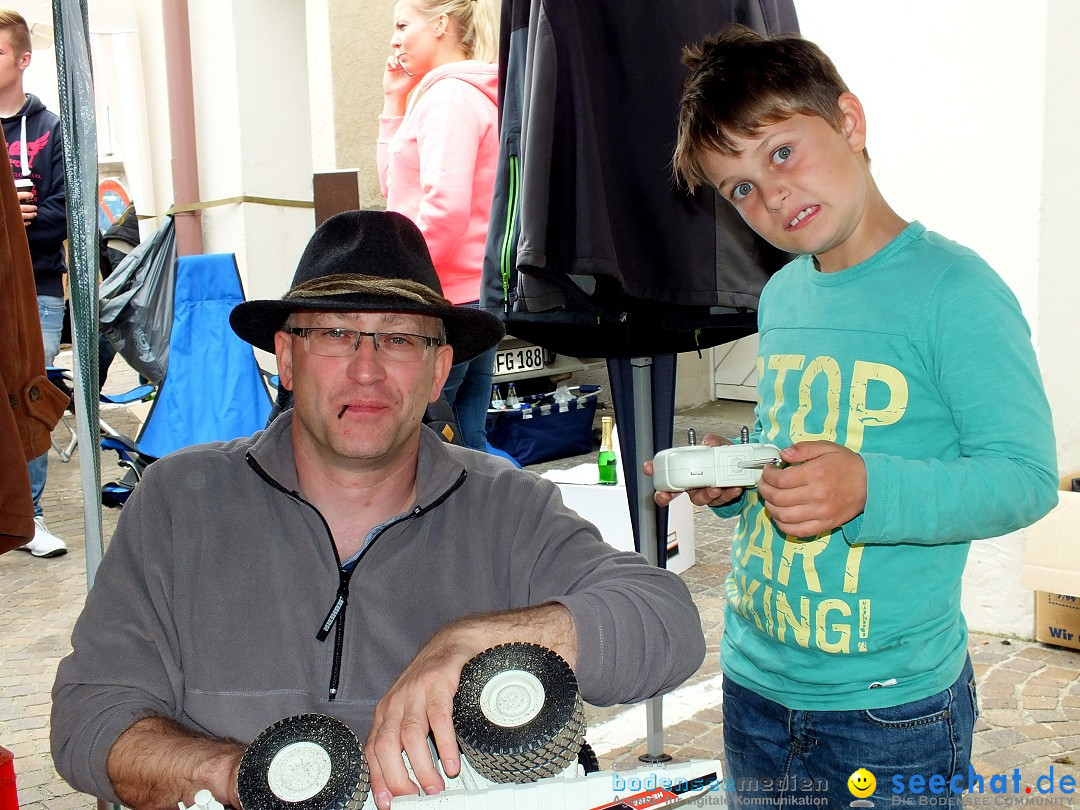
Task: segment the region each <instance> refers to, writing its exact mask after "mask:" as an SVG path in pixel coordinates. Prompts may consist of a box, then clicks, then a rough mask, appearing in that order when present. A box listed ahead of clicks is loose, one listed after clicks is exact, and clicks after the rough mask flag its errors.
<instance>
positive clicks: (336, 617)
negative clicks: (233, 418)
mask: <svg viewBox="0 0 1080 810" xmlns="http://www.w3.org/2000/svg"><path fill="white" fill-rule="evenodd" d="M247 458H248V464H249V465H251V467H252V468H253V469H254V470H255V471H256V472H257V473H258V474H259V476H260V477H261V478H262V479H263V480H264V481H266V482H267V483H269V484H270V485H271V486H273V487H274V488H275V489H278V490H280V491H281V492H284V493H285V494H287V495H289V496H290V497H292V498H295V499H296V500H298V501H299V502H300V503H302V504H304V505H305V506H308V507H310V508H311V509H312V511H314V512H315V514H316V515H318V516H319V519H320V520H321V521H322V523H323V526H324V527H325V528H326V536H327V537H328V538H330V548H331V550H332V551H333V552H334V560H335V561H336V562H337V569H338V589H337V594H336V595H335V597H334V604H332V605H331V606H330V612H329V613H327V614H326V618H325V619H323V622H322V625H321V626H320V627H319V632H318V633H316V634H315V638H316V639H318V640H319V641H326V639H327V637H329V635H330V629H331V628H332V627H333V626H334V625H335V624H336V625H337V631H336V632H335V633H334V658H333V664H332V666H331V669H330V691H329V696H328V700H330V701H331V702H332V701H334V700H336V699H337V693H338V684H339V682H340V681H341V658H342V655H343V652H344V646H345V608H346V607H348V604H349V581H350V580H351V579H352V573H353V571H355V570H356V569H357V567H358V566H359V565H360V561H361V560H363V559H364V555H365V554H367V552H368V549H370V548H371V547H372V546H373V545H375V541H376V540H378V539H379V538H380V537H382V536H383V533H384V532H385V531H386V530H387V529H389V528H390V527H391V526H396V525H397V524H398V523H401V522H402V521H405V520H409V519H411V518H418V517H420V516H421V515H422V514H424V513H425V512H429V511H431V510H432V509H434V508H435V507H436V506H438V505H439V504H441V503H442V502H443V501H445V500H446V499H447V498H449V497H450V494H451V493H452V492H454V490H456V489H457V488H458V487H460V486H461V485H462V484H463V483H464V482H465V478H466V476H467V475H468V473H467V472H465V470H462V471H461V475H459V476H458V477H457V480H456V481H454V483H453V484H451V485H450V487H449V488H448V489H447V490H446V492H444V493H443V494H442V495H440V496H439V497H438V498H436V499H435V500H434V501H432V502H431V503H430V504H429V505H427V506H417V507H416V508H415V509H413V510H412V511H411V512H409V513H408V514H406V515H403V516H402V517H400V518H398V519H397V520H395V521H393V522H391V523H388V524H386V525H385V526H383V528H382V531H380V532H379V533H378V534H376V535H375V536H374V537H372V538H371V542H370V543H368V544H367V545H366V546H364V549H363V551H361V552H360V556H359V557H358V558H357V559H356V565H354V566H353V567H352V570H350V571H344V570H342V568H341V558H340V557H339V556H338V552H337V546H335V545H334V534H333V532H331V531H330V525H329V524H328V523H327V522H326V518H324V517H323V516H322V512H320V511H319V510H318V509H316V508H315V506H314V505H313V504H312V503H310V502H309V501H306V500H304V498H302V497H301V496H300V493H299V492H293V491H291V490H288V489H285V487H283V486H281V484H279V483H278V482H277V481H275V480H274V479H273V478H272V477H271V476H270V475H269V474H268V473H266V472H265V471H264V470H263V469H262V466H261V465H260V464H259V463H258V462H257V461H256V460H255V459H254V458H253V457H252V456H251V454H250V453H248V457H247Z"/></svg>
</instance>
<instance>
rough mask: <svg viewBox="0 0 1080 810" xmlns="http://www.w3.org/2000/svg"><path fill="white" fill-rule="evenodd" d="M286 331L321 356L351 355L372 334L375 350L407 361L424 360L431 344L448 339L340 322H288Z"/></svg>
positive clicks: (392, 358) (436, 344)
mask: <svg viewBox="0 0 1080 810" xmlns="http://www.w3.org/2000/svg"><path fill="white" fill-rule="evenodd" d="M281 331H282V332H288V333H289V334H292V335H299V336H300V337H302V338H303V339H304V344H305V345H306V346H307V350H308V351H309V352H311V353H312V354H317V355H319V356H320V357H348V356H350V355H351V354H353V352H355V351H356V350H357V349H359V348H360V341H361V340H363V339H364V338H365V337H370V338H371V340H372V343H374V344H375V351H377V352H381V354H382V356H383V357H385V358H386V359H387V360H401V361H405V362H411V361H417V360H423V359H424V357H426V356H427V351H428V348H429V347H430V346H433V345H434V346H442V345H443V344H444V343H446V341H445V340H440V339H439V338H434V337H428V336H427V335H410V334H409V333H408V332H360V331H358V330H356V329H341V328H339V327H336V326H285V327H282V329H281Z"/></svg>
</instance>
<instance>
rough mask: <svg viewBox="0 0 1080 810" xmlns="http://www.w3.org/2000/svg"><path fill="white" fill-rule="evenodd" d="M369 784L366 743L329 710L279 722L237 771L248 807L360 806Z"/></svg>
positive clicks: (307, 809)
mask: <svg viewBox="0 0 1080 810" xmlns="http://www.w3.org/2000/svg"><path fill="white" fill-rule="evenodd" d="M369 787H370V785H369V778H368V764H367V759H366V758H365V756H364V747H363V745H361V744H360V741H359V740H357V738H356V735H355V734H353V732H352V730H351V729H349V727H348V726H347V725H345V724H344V723H343V722H341V721H340V720H338V719H336V718H334V717H328V716H327V715H324V714H298V715H294V716H292V717H286V718H285V719H284V720H279V721H278V722H277V723H274V725H272V726H270V727H269V728H267V729H266V730H264V731H263V732H262V733H260V734H259V736H258V737H256V738H255V739H254V740H253V741H252V743H251V745H249V746H248V747H247V750H246V751H245V752H244V756H243V758H242V759H241V760H240V769H239V771H238V774H237V794H238V795H239V798H240V806H241V808H242V810H360V808H362V807H363V805H364V802H365V801H367V796H368V790H369Z"/></svg>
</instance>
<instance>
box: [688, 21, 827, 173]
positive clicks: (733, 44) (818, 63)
mask: <svg viewBox="0 0 1080 810" xmlns="http://www.w3.org/2000/svg"><path fill="white" fill-rule="evenodd" d="M683 64H685V65H686V66H687V67H688V68H690V75H689V77H687V80H686V83H685V85H684V86H683V94H682V99H681V101H680V102H679V136H678V141H677V143H676V145H675V157H674V167H675V172H676V174H677V175H678V176H679V177H681V178H682V180H683V182H685V183H686V185H687V186H688V187H689V188H690V189H691V190H693V189H695V188H697V187H698V186H699V185H701V184H703V183H708V178H707V177H706V176H705V172H704V170H703V169H702V166H701V157H702V153H704V152H708V151H715V152H719V153H721V154H724V155H729V156H732V157H733V156H735V155H736V154H737V152H738V150H736V148H735V144H734V143H733V142H732V140H731V136H732V135H735V136H738V137H741V138H752V137H754V136H756V135H757V133H758V132H759V131H760V129H761V128H762V127H764V126H768V125H770V124H776V123H779V122H780V121H785V120H787V119H788V118H791V117H792V116H793V115H798V114H803V115H816V116H818V117H819V118H823V119H825V120H826V121H827V122H828V123H829V124H830V126H832V127H833V128H834V129H836V130H837V131H840V130H841V129H842V126H843V114H842V113H841V111H840V106H839V104H838V103H837V99H838V98H839V97H840V94H841V93H846V92H847V91H848V88H847V85H846V84H844V80H843V79H841V78H840V74H839V73H838V72H837V70H836V66H835V65H834V64H833V63H832V60H830V59H829V57H827V56H826V55H825V53H824V52H823V51H822V50H821V48H819V47H818V46H817V45H815V44H814V43H812V42H808V41H806V40H805V39H803V38H802V37H800V36H798V35H797V34H783V35H779V36H774V37H764V36H762V35H761V34H759V33H757V32H756V31H754V30H752V29H750V28H747V27H746V26H745V25H739V24H738V23H733V24H731V25H728V26H725V27H724V28H723V30H721V31H720V33H719V34H717V35H715V36H712V37H707V38H706V39H705V40H704V41H703V42H701V44H699V45H691V46H688V47H687V48H685V49H684V50H683Z"/></svg>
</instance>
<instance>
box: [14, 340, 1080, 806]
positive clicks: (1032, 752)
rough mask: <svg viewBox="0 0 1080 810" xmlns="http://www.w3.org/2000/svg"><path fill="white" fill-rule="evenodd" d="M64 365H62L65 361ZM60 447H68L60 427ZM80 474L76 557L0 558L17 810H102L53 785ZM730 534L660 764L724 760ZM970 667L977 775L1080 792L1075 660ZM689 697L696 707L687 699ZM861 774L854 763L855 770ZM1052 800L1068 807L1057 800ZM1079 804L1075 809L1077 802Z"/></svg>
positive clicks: (71, 611)
mask: <svg viewBox="0 0 1080 810" xmlns="http://www.w3.org/2000/svg"><path fill="white" fill-rule="evenodd" d="M60 362H61V363H62V364H63V362H64V359H63V356H62V357H61V360H60ZM68 362H70V361H68ZM118 362H119V360H118ZM123 371H124V369H121V373H120V374H119V375H113V376H111V377H110V382H109V388H108V389H107V390H117V391H119V390H123V388H124V387H125V385H126V384H128V383H130V382H131V380H129V379H128V378H127V377H126V376H124V375H123ZM127 371H130V370H127ZM114 378H117V379H116V380H115V381H114ZM106 418H107V419H108V420H109V421H110V423H112V424H113V426H114V427H117V428H118V429H120V430H121V431H129V432H131V433H134V432H135V427H136V423H135V420H134V418H133V417H132V416H131V415H130V414H128V413H125V412H118V413H110V414H107V415H106ZM752 418H753V417H752V412H751V410H750V407H749V406H748V405H747V404H745V403H731V402H717V403H713V404H711V405H708V406H704V407H702V408H697V409H694V410H690V411H684V412H681V413H680V414H679V415H678V416H677V417H676V436H677V437H678V436H682V435H685V428H686V427H688V426H693V427H695V428H697V430H698V435H699V436H700V435H703V433H704V432H707V431H711V430H715V431H717V432H721V433H724V434H726V435H735V434H737V431H738V428H739V426H740V425H741V424H744V423H747V422H749V421H751V420H752ZM56 435H57V436H58V437H61V436H63V437H64V438H66V435H65V434H64V429H63V428H62V427H58V429H57V433H56ZM588 458H589V457H587V456H586V457H579V458H576V459H567V460H563V461H561V462H558V463H557V464H549V465H541V466H540V467H538V468H537V469H542V468H543V467H550V466H572V465H573V464H575V463H581V462H582V461H583V460H587V459H588ZM78 465H79V461H78V452H76V455H75V456H74V457H73V458H72V460H71V461H70V462H68V463H66V464H65V463H62V462H60V461H59V459H58V458H57V457H56V455H55V454H52V456H51V458H50V462H49V484H48V487H47V489H46V493H45V498H44V506H45V514H46V519H47V521H48V523H49V526H50V527H51V528H52V530H53V531H54V532H55V533H56V534H58V535H60V536H61V537H63V538H64V539H65V540H66V541H67V543H68V546H69V548H70V553H68V554H67V555H65V556H63V557H58V558H55V559H52V560H41V559H35V558H33V557H31V556H30V555H28V554H26V553H24V552H11V553H8V554H4V555H0V745H3V746H5V747H7V748H8V749H10V750H11V751H12V752H13V753H14V755H15V769H16V780H17V786H18V793H19V799H20V803H21V807H22V810H75V809H76V808H92V807H95V806H96V804H95V802H94V801H93V800H92V799H91V798H89V797H87V796H85V795H82V794H78V793H75V792H74V791H73V790H72V789H71V788H70V787H68V786H67V785H66V784H65V783H64V782H63V781H62V780H61V779H60V778H59V776H57V774H56V772H55V770H54V769H53V766H52V760H51V758H50V756H49V740H48V735H49V692H50V688H51V686H52V680H53V676H54V673H55V670H56V666H57V663H58V662H59V660H60V659H61V658H62V657H63V656H64V655H65V654H66V653H67V652H68V651H69V649H70V645H69V637H70V632H71V627H72V624H73V623H74V621H75V618H76V617H77V615H78V613H79V610H80V609H81V606H82V603H83V599H84V597H85V592H86V563H85V554H84V537H83V503H82V494H81V489H80V483H79V475H80V473H79V466H78ZM102 471H103V472H102V476H103V480H108V479H110V478H115V477H117V476H118V475H119V470H118V468H117V467H116V466H115V463H114V461H113V459H112V458H110V457H103V459H102ZM115 521H116V512H114V511H113V510H107V509H106V510H104V512H103V523H104V528H105V535H106V537H108V536H109V535H110V534H111V532H112V529H113V527H114V526H115ZM731 528H732V526H731V523H730V522H722V521H719V520H717V519H715V518H714V517H713V516H712V515H711V513H709V512H708V511H707V510H697V511H696V514H695V531H696V556H697V563H696V565H694V566H693V567H692V568H691V569H689V570H688V571H687V572H686V573H685V574H684V575H683V576H684V579H685V581H686V582H687V584H688V586H689V587H690V590H691V592H692V593H693V595H694V599H695V601H696V603H697V605H698V608H699V610H700V612H701V619H702V623H703V626H704V628H705V633H706V639H707V642H708V650H709V652H708V655H707V657H706V661H705V664H704V665H703V666H702V668H701V670H700V671H699V672H698V673H697V674H696V675H694V676H693V678H691V680H690V681H688V682H687V684H686V685H684V686H683V687H681V688H680V689H679V690H677V691H676V692H674V693H673V694H672V695H670V696H667V697H666V698H665V699H664V702H663V706H664V714H665V717H673V718H676V720H677V721H676V722H667V721H666V722H665V729H664V748H665V752H666V753H668V754H670V755H671V756H673V757H674V758H675V759H676V760H685V759H689V758H717V757H719V756H720V755H721V752H722V750H723V745H722V738H723V737H722V725H723V717H722V714H721V711H720V708H719V700H718V698H716V699H713V700H712V701H709V700H705V703H709V702H711V703H714V704H715V705H710V706H708V707H707V708H700V706H702V705H703V703H702V698H701V690H702V689H708V688H710V687H711V686H712V685H713V683H714V682H715V681H716V680H717V678H718V675H719V671H720V670H719V647H720V634H721V631H722V629H723V621H724V617H723V608H724V596H723V593H724V592H723V582H724V579H725V577H726V576H727V573H728V571H729V563H728V554H729V552H730V541H731V537H730V532H731ZM971 656H972V660H973V662H974V666H975V673H976V676H977V678H978V685H979V693H980V703H981V707H982V716H981V718H980V720H979V722H978V726H977V729H976V734H975V743H974V766H975V769H976V771H977V772H978V773H980V774H983V775H985V776H987V778H988V777H989V776H990V775H992V774H999V773H1004V774H1009V775H1010V780H1011V775H1012V773H1013V770H1014V769H1019V773H1020V774H1021V785H1022V786H1024V785H1033V784H1034V781H1035V780H1036V779H1037V778H1038V777H1039V776H1042V775H1046V774H1050V773H1051V769H1053V775H1054V781H1055V783H1056V784H1060V780H1061V778H1062V777H1063V776H1067V775H1068V776H1072V777H1073V778H1074V779H1076V780H1077V782H1080V682H1078V674H1077V671H1078V668H1080V653H1078V652H1074V651H1069V650H1065V649H1060V648H1055V647H1051V646H1048V645H1044V644H1040V643H1036V642H1033V641H1029V640H1023V639H1016V638H1000V637H991V636H986V635H979V634H973V635H972V637H971ZM695 687H697V690H696V691H694V689H695ZM691 694H693V695H694V698H693V699H692V705H691V702H690V701H691V698H689V697H687V696H688V695H691ZM622 711H624V709H623V708H621V707H615V708H608V709H592V708H590V709H589V725H590V729H598V728H608V727H611V726H612V725H613V724H614V723H615V718H617V716H618V715H619V714H620V713H621V712H622ZM683 715H686V717H685V719H682V716H683ZM622 728H623V731H622V732H621V734H622V736H621V738H617V739H614V740H613V741H609V744H608V745H607V746H606V748H607V750H604V751H600V752H599V753H600V754H601V756H600V760H601V764H602V765H603V766H605V767H607V766H614V767H616V768H619V769H626V768H633V767H637V766H638V765H639V762H638V759H637V757H638V755H639V754H642V753H644V752H645V742H644V737H645V726H644V723H643V722H642V723H641V724H640V727H638V726H636V725H631V726H626V724H623V727H622ZM856 765H857V763H853V769H854V767H855V766H856ZM1044 784H1045V783H1044ZM1056 795H1057V797H1058V798H1059V799H1060V798H1061V794H1060V792H1059V793H1057V794H1056ZM992 798H996V799H1002V798H1006V797H1001V796H997V797H990V796H982V797H974V798H970V799H969V800H968V802H969V803H970V804H976V803H977V802H978V801H980V800H981V801H984V802H985V801H989V800H990V799H992ZM1008 798H1010V799H1013V798H1016V799H1019V798H1022V797H1015V796H1010V797H1008ZM999 804H1000V802H999ZM1075 804H1076V805H1077V806H1080V799H1077V800H1075ZM1058 806H1073V801H1072V800H1071V797H1070V798H1069V799H1067V800H1066V801H1065V802H1064V803H1063V804H1060V805H1058Z"/></svg>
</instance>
